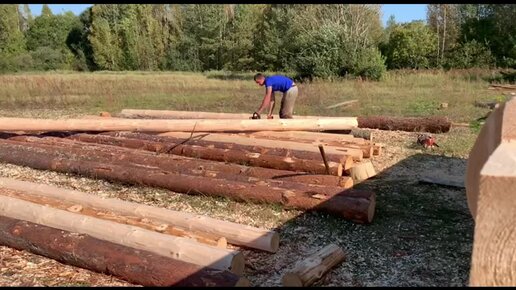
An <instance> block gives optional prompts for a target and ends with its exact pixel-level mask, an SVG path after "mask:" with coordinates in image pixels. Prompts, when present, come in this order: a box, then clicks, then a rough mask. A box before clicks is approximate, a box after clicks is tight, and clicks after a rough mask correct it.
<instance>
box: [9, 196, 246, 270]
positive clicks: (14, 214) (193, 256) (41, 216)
mask: <svg viewBox="0 0 516 290" xmlns="http://www.w3.org/2000/svg"><path fill="white" fill-rule="evenodd" d="M0 190H1V191H7V190H6V189H0ZM0 215H3V216H6V217H10V218H15V219H21V220H26V221H29V222H32V223H37V224H42V225H45V226H49V227H53V228H57V229H61V230H65V231H70V232H76V233H80V234H86V235H90V236H92V237H94V238H98V239H102V240H105V241H109V242H112V243H117V244H121V245H124V246H128V247H132V248H135V249H139V250H145V251H151V252H154V253H156V254H159V255H163V256H166V257H170V258H174V259H178V260H181V261H184V262H189V263H193V264H196V265H200V266H208V267H211V268H215V269H219V270H229V271H231V272H233V273H235V274H237V275H241V274H242V273H243V270H244V263H245V262H244V257H243V255H242V253H241V252H238V251H232V250H226V249H220V248H215V247H212V246H208V245H204V244H200V243H197V242H194V241H192V240H189V239H186V238H181V237H174V236H169V235H164V234H160V233H156V232H154V231H149V230H145V229H142V228H138V227H135V226H129V225H124V224H119V223H116V222H112V221H106V220H102V219H98V218H92V217H89V216H84V215H81V214H77V213H72V212H69V211H64V210H59V209H54V208H50V207H47V206H42V205H39V204H35V203H31V202H27V201H23V200H20V199H16V198H11V197H7V196H4V195H0Z"/></svg>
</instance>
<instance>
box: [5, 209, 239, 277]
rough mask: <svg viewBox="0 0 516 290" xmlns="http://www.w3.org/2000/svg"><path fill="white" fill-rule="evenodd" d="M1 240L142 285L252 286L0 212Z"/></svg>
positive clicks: (220, 273) (224, 273) (222, 274)
mask: <svg viewBox="0 0 516 290" xmlns="http://www.w3.org/2000/svg"><path fill="white" fill-rule="evenodd" d="M0 244H1V245H3V246H7V247H11V248H14V249H17V250H24V251H28V252H31V253H34V254H36V255H41V256H44V257H47V258H50V259H54V260H57V261H59V262H61V263H64V264H67V265H71V266H75V267H80V268H84V269H87V270H91V271H95V272H99V273H103V274H107V275H112V276H115V277H117V278H119V279H122V280H125V281H128V282H129V283H133V284H139V285H142V286H151V287H152V286H157V287H160V286H165V287H166V286H187V287H188V286H190V287H207V286H227V287H232V286H249V281H248V280H247V279H246V278H240V277H238V276H237V275H235V274H233V273H231V272H229V271H221V270H216V269H213V268H207V267H201V266H198V265H195V264H191V263H187V262H183V261H179V260H176V259H172V258H169V257H165V256H162V255H158V254H155V253H153V252H149V251H142V250H137V249H134V248H131V247H127V246H123V245H119V244H115V243H112V242H108V241H104V240H101V239H97V238H94V237H91V236H89V235H84V234H77V233H73V232H69V231H63V230H59V229H56V228H52V227H48V226H44V225H40V224H35V223H31V222H27V221H22V220H19V219H13V218H8V217H5V216H0Z"/></svg>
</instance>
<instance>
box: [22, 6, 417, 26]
mask: <svg viewBox="0 0 516 290" xmlns="http://www.w3.org/2000/svg"><path fill="white" fill-rule="evenodd" d="M91 5H92V4H49V5H48V6H49V7H50V9H51V10H52V12H53V13H54V14H60V13H63V12H66V11H72V12H73V13H74V14H76V15H79V14H80V13H81V12H82V11H84V10H85V9H86V8H88V7H90V6H91ZM42 6H43V5H42V4H29V7H30V10H31V11H32V14H33V15H36V16H37V15H40V14H41V7H42ZM382 14H383V15H382V20H383V24H384V25H385V23H386V22H387V19H389V17H390V16H391V15H394V17H395V19H396V22H410V21H412V20H425V19H426V4H383V5H382Z"/></svg>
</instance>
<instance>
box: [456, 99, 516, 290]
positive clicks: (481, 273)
mask: <svg viewBox="0 0 516 290" xmlns="http://www.w3.org/2000/svg"><path fill="white" fill-rule="evenodd" d="M466 194H467V199H468V206H469V209H470V212H471V214H472V216H473V218H474V219H475V233H474V241H473V253H472V259H471V272H470V281H469V283H470V286H515V285H516V243H515V242H514V241H516V214H515V213H516V211H515V208H516V98H512V99H511V100H510V101H508V102H507V103H503V104H501V105H500V106H499V107H498V108H496V109H495V110H494V111H493V112H492V113H491V114H490V115H489V118H488V119H487V121H486V124H485V125H484V126H483V127H482V129H481V131H480V134H479V135H478V137H477V140H476V142H475V145H474V146H473V148H472V150H471V152H470V155H469V159H468V164H467V169H466Z"/></svg>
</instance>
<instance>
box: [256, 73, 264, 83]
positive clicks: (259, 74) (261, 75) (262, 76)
mask: <svg viewBox="0 0 516 290" xmlns="http://www.w3.org/2000/svg"><path fill="white" fill-rule="evenodd" d="M264 77H265V76H264V75H263V74H261V73H257V74H255V75H254V80H255V81H256V80H258V79H261V78H264Z"/></svg>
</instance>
